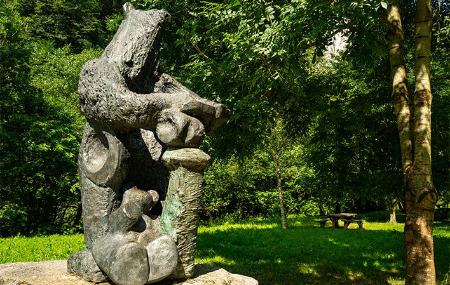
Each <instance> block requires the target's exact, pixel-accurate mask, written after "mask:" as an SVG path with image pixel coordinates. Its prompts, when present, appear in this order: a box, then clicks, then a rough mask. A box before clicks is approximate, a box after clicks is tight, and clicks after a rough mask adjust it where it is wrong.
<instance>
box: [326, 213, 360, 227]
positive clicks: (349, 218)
mask: <svg viewBox="0 0 450 285" xmlns="http://www.w3.org/2000/svg"><path fill="white" fill-rule="evenodd" d="M356 216H357V214H355V213H337V214H330V215H327V218H326V219H322V220H319V221H318V222H319V223H320V226H321V227H325V224H326V222H327V221H328V220H331V222H332V224H333V227H334V228H339V220H342V221H343V222H344V228H345V229H347V228H348V226H349V225H350V224H351V223H357V224H358V227H359V229H364V226H363V225H364V220H359V219H356Z"/></svg>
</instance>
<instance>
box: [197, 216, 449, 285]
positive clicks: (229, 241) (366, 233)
mask: <svg viewBox="0 0 450 285" xmlns="http://www.w3.org/2000/svg"><path fill="white" fill-rule="evenodd" d="M365 227H366V229H367V230H358V229H356V228H351V229H348V230H344V229H334V228H331V227H329V226H328V227H326V228H319V227H318V225H317V224H315V222H314V219H312V218H305V217H290V228H289V229H288V230H286V231H284V230H282V229H281V228H280V227H279V225H278V224H277V221H276V220H265V221H256V222H254V221H253V220H251V221H250V222H246V223H242V224H224V225H219V226H213V227H209V228H204V227H202V228H201V229H200V232H199V233H200V234H199V242H198V251H197V257H198V258H197V261H198V262H201V263H206V262H207V263H208V264H210V265H216V266H221V267H224V268H225V269H227V270H229V271H231V272H234V273H239V274H245V275H249V276H252V277H254V278H256V279H257V280H258V281H260V284H261V285H264V284H271V285H277V284H279V285H289V284H402V281H401V280H402V276H403V270H404V266H403V259H404V253H403V224H396V225H392V224H387V223H366V226H365ZM436 232H438V233H439V234H438V235H437V236H436V237H435V244H436V252H437V253H436V259H437V272H438V278H441V279H442V278H444V275H445V273H446V272H447V271H448V269H447V268H448V261H447V260H446V259H448V258H447V257H445V254H446V255H447V256H448V255H449V254H450V248H448V246H447V245H448V244H450V236H448V233H449V232H450V230H449V229H448V228H447V227H438V228H437V231H436ZM438 251H439V253H438ZM442 251H443V253H442V254H441V252H442ZM221 260H223V261H221Z"/></svg>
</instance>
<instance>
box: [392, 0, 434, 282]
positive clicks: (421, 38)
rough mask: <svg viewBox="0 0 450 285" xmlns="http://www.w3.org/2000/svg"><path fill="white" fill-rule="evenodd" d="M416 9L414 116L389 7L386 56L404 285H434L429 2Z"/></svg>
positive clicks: (395, 18)
mask: <svg viewBox="0 0 450 285" xmlns="http://www.w3.org/2000/svg"><path fill="white" fill-rule="evenodd" d="M416 9H417V10H416V21H415V22H416V28H415V39H416V64H415V69H414V75H415V91H414V96H413V106H414V107H413V114H414V115H413V117H412V116H411V112H410V106H409V94H408V89H407V79H406V76H407V74H406V66H405V61H404V56H403V41H404V32H403V26H402V22H401V14H400V10H399V7H398V6H397V5H395V4H393V5H390V6H389V8H388V22H389V24H390V32H389V34H388V36H389V55H390V63H391V77H392V95H393V99H394V107H395V115H396V117H397V127H398V131H399V136H400V145H401V150H402V165H403V175H404V178H405V204H406V223H405V234H404V235H405V246H406V284H435V283H436V276H435V267H434V248H433V234H432V225H433V220H434V208H435V206H436V202H437V199H438V197H437V191H436V189H435V187H434V185H433V179H432V168H431V97H432V96H431V83H430V56H431V28H432V12H431V2H430V1H429V0H418V2H417V8H416ZM411 127H412V130H411Z"/></svg>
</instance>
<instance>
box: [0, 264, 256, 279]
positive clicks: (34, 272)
mask: <svg viewBox="0 0 450 285" xmlns="http://www.w3.org/2000/svg"><path fill="white" fill-rule="evenodd" d="M195 271H196V275H197V277H195V278H193V279H189V280H187V281H184V282H173V283H172V284H173V285H258V281H256V280H255V279H253V278H251V277H247V276H243V275H239V274H232V273H230V272H228V271H226V270H225V269H221V268H210V267H205V266H201V265H200V266H197V267H196V270H195ZM48 284H51V285H92V284H95V283H91V282H87V281H84V280H81V279H79V278H78V277H76V276H75V275H71V274H69V273H67V261H66V260H53V261H43V262H19V263H8V264H0V285H48ZM164 284H167V285H169V284H170V283H164ZM98 285H110V283H98Z"/></svg>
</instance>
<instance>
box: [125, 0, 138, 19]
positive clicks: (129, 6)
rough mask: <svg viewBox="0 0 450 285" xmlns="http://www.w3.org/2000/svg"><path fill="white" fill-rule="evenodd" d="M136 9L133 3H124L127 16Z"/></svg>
mask: <svg viewBox="0 0 450 285" xmlns="http://www.w3.org/2000/svg"><path fill="white" fill-rule="evenodd" d="M134 9H135V8H134V6H133V4H131V3H130V2H127V3H125V4H123V12H124V13H125V16H126V15H128V13H129V12H130V11H132V10H134Z"/></svg>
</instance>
